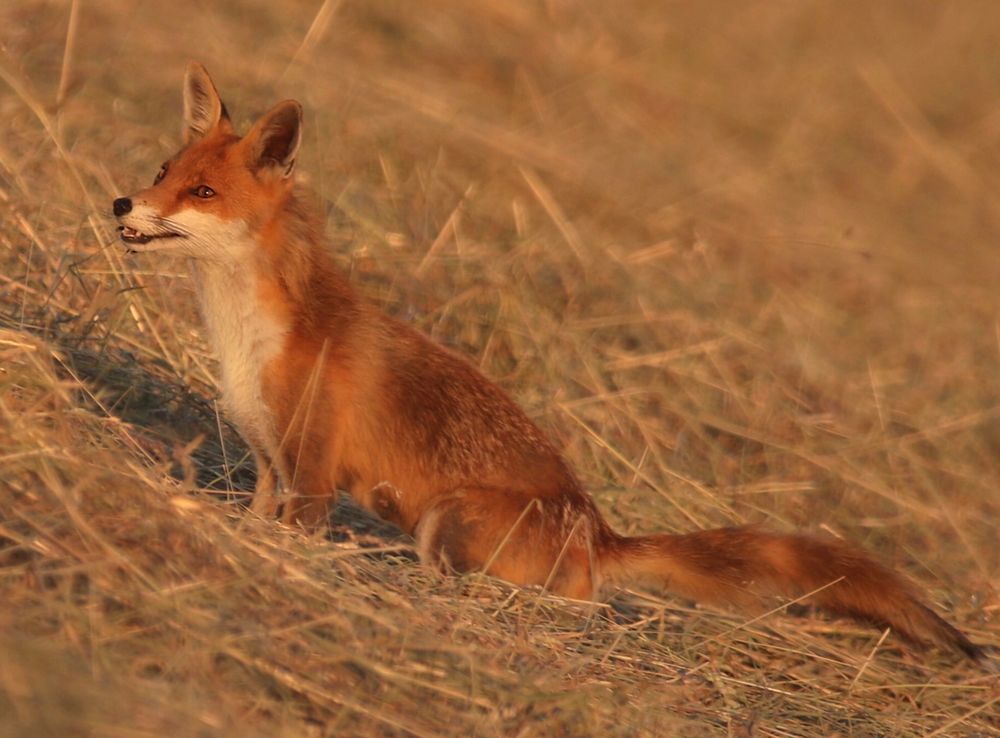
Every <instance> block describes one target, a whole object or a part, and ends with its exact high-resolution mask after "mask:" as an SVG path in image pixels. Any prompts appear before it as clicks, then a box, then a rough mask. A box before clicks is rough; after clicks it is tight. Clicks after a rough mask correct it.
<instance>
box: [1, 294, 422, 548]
mask: <svg viewBox="0 0 1000 738" xmlns="http://www.w3.org/2000/svg"><path fill="white" fill-rule="evenodd" d="M46 317H48V318H49V320H48V321H45V322H42V321H39V322H37V323H35V324H32V323H30V322H25V321H24V319H23V318H18V320H17V321H16V322H15V321H14V320H13V319H12V318H11V316H7V315H5V314H3V313H0V325H7V326H9V327H15V325H16V327H17V328H18V329H20V330H23V331H26V332H29V333H32V334H34V335H36V336H39V337H40V338H43V339H44V340H46V341H47V342H48V343H49V344H50V345H52V347H53V348H55V349H56V350H57V351H58V352H59V354H60V357H61V369H60V370H61V371H62V372H64V373H65V375H66V377H67V379H72V380H73V381H79V382H82V383H83V385H85V386H84V387H81V390H80V392H79V393H78V401H79V402H80V403H81V404H83V405H89V406H90V407H91V408H92V409H94V410H97V411H98V412H101V413H102V414H103V413H107V414H110V415H112V416H113V417H115V418H117V419H118V420H121V421H122V422H123V423H125V424H127V426H128V429H129V436H130V438H131V439H132V440H133V441H134V442H135V443H137V444H138V445H139V446H140V447H141V448H142V450H143V451H144V452H145V454H146V455H147V456H148V458H150V459H152V463H153V464H155V465H157V466H158V467H160V468H162V469H163V470H164V472H165V473H166V474H168V475H169V476H171V477H173V478H175V479H177V480H180V481H183V482H185V483H186V484H187V485H189V486H191V487H193V488H196V489H199V490H201V491H205V492H208V493H209V494H211V495H212V496H214V497H216V498H217V499H218V500H219V502H220V503H221V504H230V505H233V506H236V507H238V508H240V510H241V511H245V510H246V508H248V507H249V505H250V502H251V500H252V498H253V491H254V487H255V484H256V479H257V474H256V470H255V468H254V462H253V456H252V454H251V453H250V451H249V448H248V447H247V445H246V444H245V443H244V441H243V439H242V438H241V437H240V434H239V433H238V432H237V430H236V429H235V427H234V426H233V425H232V424H231V423H230V422H229V421H228V420H227V419H226V417H225V415H224V414H223V412H222V409H221V407H220V405H219V402H218V400H217V398H216V397H213V393H214V388H213V387H210V386H204V387H193V386H192V385H191V384H190V383H189V382H187V381H185V380H184V379H183V378H181V377H180V376H178V375H177V374H176V372H175V370H174V369H173V368H172V367H171V366H170V365H169V364H167V362H165V361H158V360H155V359H147V358H142V357H139V356H137V355H136V354H134V353H132V352H130V351H128V350H125V349H123V348H121V347H118V346H115V345H113V344H112V343H111V342H110V341H109V340H107V339H106V338H105V339H101V338H99V337H94V336H88V335H82V334H80V333H77V332H75V331H73V330H63V329H62V328H63V325H62V324H61V323H60V322H59V321H52V320H51V316H46ZM329 537H330V538H331V539H332V540H338V541H342V540H347V539H353V540H355V541H357V542H358V543H359V544H360V545H362V546H385V545H386V544H391V545H392V546H396V545H398V544H403V545H404V546H405V544H406V543H407V542H410V541H411V540H412V539H410V537H409V536H407V535H406V534H405V533H403V532H402V531H401V530H399V529H398V528H397V527H395V526H394V525H392V524H391V523H387V522H386V521H384V520H382V519H381V518H379V517H377V516H376V515H374V514H373V513H370V512H368V511H367V510H365V509H363V508H362V507H360V506H359V505H357V504H356V503H355V502H354V501H353V500H352V499H351V498H350V497H349V496H348V495H346V494H340V495H338V499H337V504H336V506H335V509H334V510H333V511H332V513H331V515H330V518H329ZM394 555H395V556H399V555H402V556H403V557H405V558H413V559H415V558H416V556H415V554H410V553H409V552H408V551H407V550H405V549H404V550H402V551H400V552H395V553H394Z"/></svg>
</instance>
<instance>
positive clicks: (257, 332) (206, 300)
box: [193, 262, 287, 457]
mask: <svg viewBox="0 0 1000 738" xmlns="http://www.w3.org/2000/svg"><path fill="white" fill-rule="evenodd" d="M193 271H194V274H195V281H196V282H197V285H198V295H199V298H200V301H201V312H202V317H203V319H204V321H205V326H206V327H207V328H208V334H209V338H210V340H211V342H212V346H213V348H214V349H215V352H216V355H217V357H218V359H219V364H220V368H221V373H222V377H221V379H222V400H223V404H224V406H225V408H226V411H227V413H228V414H229V416H230V417H231V418H232V420H233V421H235V423H236V425H237V427H238V428H239V429H240V432H241V433H242V434H243V435H244V437H246V439H247V440H248V441H249V442H250V443H251V444H253V445H255V446H257V448H258V450H262V451H266V452H267V453H268V455H269V456H272V457H273V454H274V453H275V452H276V450H277V446H278V440H279V439H278V438H277V437H276V433H275V430H274V421H273V416H272V413H271V412H270V410H269V409H268V408H267V406H266V405H265V403H264V396H263V392H262V389H261V380H262V378H263V370H264V367H265V366H266V365H267V363H268V362H269V361H270V360H271V359H273V358H274V357H275V356H276V355H277V354H278V353H279V352H280V351H281V349H282V346H283V344H284V339H285V334H286V332H287V329H286V327H285V326H283V325H282V324H281V323H280V322H279V321H278V320H277V319H276V318H275V317H274V316H273V315H272V314H271V313H270V312H269V311H268V310H267V308H266V306H264V305H262V304H261V301H260V298H259V295H258V290H257V279H256V276H255V271H254V269H253V268H251V267H248V266H247V265H245V264H235V263H232V262H229V263H205V262H200V263H195V264H194V265H193Z"/></svg>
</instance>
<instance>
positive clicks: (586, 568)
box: [115, 65, 982, 658]
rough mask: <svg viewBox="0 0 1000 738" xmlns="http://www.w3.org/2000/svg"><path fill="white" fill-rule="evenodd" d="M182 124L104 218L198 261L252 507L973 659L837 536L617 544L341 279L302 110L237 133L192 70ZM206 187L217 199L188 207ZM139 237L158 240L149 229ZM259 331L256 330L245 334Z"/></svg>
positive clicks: (522, 425) (434, 349)
mask: <svg viewBox="0 0 1000 738" xmlns="http://www.w3.org/2000/svg"><path fill="white" fill-rule="evenodd" d="M185 110H186V117H185V126H186V127H185V131H186V134H185V139H186V146H185V148H183V149H182V150H181V151H180V152H179V153H178V154H177V155H176V156H175V157H173V159H172V160H171V161H170V162H169V163H168V167H167V170H166V174H165V175H164V176H163V178H162V180H161V181H159V182H158V183H157V184H155V185H154V186H153V187H151V188H149V189H147V190H144V191H142V192H140V193H137V194H136V195H134V196H132V197H131V198H122V199H120V200H117V201H116V202H115V212H116V214H117V215H119V217H120V219H121V222H122V224H123V227H125V228H126V230H125V231H124V234H125V240H126V241H127V242H128V243H129V244H130V245H131V246H133V247H136V248H139V247H142V248H146V247H148V250H152V249H154V248H155V249H163V250H175V251H177V252H179V253H182V254H184V255H186V256H188V257H190V258H192V260H193V261H194V262H195V265H196V268H197V269H198V272H197V273H198V275H199V279H200V280H201V282H200V284H203V292H204V294H205V295H207V296H205V297H203V310H204V311H205V313H206V321H207V322H208V323H209V324H210V325H213V324H215V325H219V326H222V327H220V328H217V329H216V330H215V334H213V335H214V336H215V341H216V343H217V345H218V346H219V347H220V353H221V361H222V366H223V375H224V377H226V376H231V379H230V380H225V379H224V382H223V384H224V395H226V396H228V395H229V393H230V387H229V385H227V381H228V382H229V383H230V384H231V385H232V394H233V396H234V397H235V398H236V399H234V400H233V405H234V407H235V408H236V410H235V411H234V415H235V417H236V422H237V423H238V424H239V425H240V427H241V429H242V430H243V432H244V435H245V436H246V437H247V440H248V442H249V443H250V444H251V446H252V447H253V449H254V453H255V456H256V458H257V460H258V471H259V476H260V479H261V481H260V483H259V484H258V492H257V498H258V499H257V501H255V506H256V505H259V509H261V510H265V511H270V510H273V509H274V508H275V504H274V501H273V499H272V496H273V494H274V489H275V487H276V483H277V482H280V485H281V486H282V487H283V488H284V490H285V492H286V502H285V504H284V517H285V519H286V520H287V521H288V522H291V523H295V524H302V525H306V526H309V527H315V526H318V525H322V524H324V523H325V521H326V519H327V515H328V510H329V507H330V502H331V500H332V498H333V497H334V495H335V493H336V491H337V490H338V489H346V490H347V491H348V492H350V493H351V494H352V495H353V496H354V498H355V499H356V500H358V502H360V503H361V504H362V505H363V506H365V507H366V508H368V509H370V510H373V511H374V512H376V513H378V514H379V515H381V516H382V517H384V518H386V519H388V520H390V521H391V522H393V523H395V524H396V525H398V526H399V527H400V528H401V529H403V530H404V531H406V532H408V533H410V534H412V535H413V536H414V537H415V538H416V541H417V545H418V548H419V550H420V552H421V555H422V557H423V558H424V559H425V560H426V561H427V562H429V563H431V564H432V565H440V566H446V567H450V568H453V569H456V570H459V571H469V570H475V569H487V570H488V571H489V573H491V574H494V575H496V576H498V577H502V578H504V579H507V580H510V581H511V582H514V583H517V584H522V585H544V586H546V587H548V588H549V589H550V590H552V591H554V592H556V593H559V594H563V595H567V596H571V597H575V598H580V599H591V598H594V597H597V596H599V595H600V592H601V590H602V588H605V587H607V586H609V585H615V586H616V585H624V584H628V583H631V582H633V581H636V580H643V581H645V582H646V583H649V584H652V585H653V586H655V587H658V588H662V589H666V590H670V591H674V592H677V593H679V594H681V595H683V596H686V597H691V598H693V599H696V600H703V601H706V602H710V603H715V604H736V605H741V606H750V605H753V604H755V603H757V602H758V601H759V600H760V599H761V598H762V597H766V596H769V595H778V596H781V597H793V598H794V597H800V596H802V595H805V594H807V593H810V592H813V591H814V590H816V592H815V594H813V595H812V596H811V597H810V598H809V601H812V602H815V603H816V604H818V605H820V606H823V607H825V608H827V609H829V610H831V611H833V612H837V613H842V614H846V615H849V616H853V617H855V618H859V619H861V620H866V621H873V622H876V623H878V624H880V625H888V626H891V627H892V628H893V629H894V630H896V631H897V632H898V633H900V634H901V635H902V636H904V637H906V638H907V639H909V640H911V641H915V642H919V643H934V644H938V645H943V646H950V647H954V648H956V649H958V650H960V651H962V652H963V653H965V654H967V655H968V656H970V657H973V658H979V657H980V656H981V654H982V652H981V650H980V649H979V648H978V647H977V646H975V645H974V644H972V643H970V642H969V640H968V639H967V638H966V637H965V636H964V635H962V633H960V632H959V631H958V630H956V629H955V628H953V627H952V626H950V625H948V624H947V623H946V622H945V621H944V620H942V619H941V618H940V617H938V616H937V615H936V614H934V613H933V612H932V611H931V610H930V609H929V608H928V607H927V606H926V605H924V604H923V603H922V602H921V600H920V598H919V596H918V595H917V593H916V591H915V589H914V588H913V587H912V586H911V585H910V584H909V583H907V582H906V581H905V580H903V579H902V578H901V577H900V576H898V575H897V574H895V573H893V572H892V571H890V570H889V569H887V568H886V567H884V566H882V565H880V564H878V563H876V562H875V561H873V560H872V559H871V558H870V557H869V556H867V555H866V554H864V553H862V552H861V551H859V550H858V549H856V548H854V547H852V546H850V545H849V544H846V543H843V542H841V541H837V540H832V539H821V538H815V537H809V536H805V535H779V534H775V533H768V532H765V531H761V530H758V529H757V528H754V527H743V528H724V529H719V530H708V531H700V532H696V533H691V534H687V535H658V536H644V537H639V538H626V537H622V536H619V535H618V534H616V533H615V532H614V531H612V530H611V528H610V527H609V526H608V524H607V523H606V522H605V520H604V519H603V517H602V516H601V514H600V512H599V511H598V510H597V508H596V507H595V505H594V503H593V501H592V500H591V498H590V497H589V496H588V495H587V494H586V493H585V492H584V491H583V489H582V487H581V485H580V483H579V481H578V480H577V478H576V476H575V475H574V474H573V472H572V471H571V469H570V467H569V466H568V464H567V463H566V461H565V460H564V459H563V458H562V457H561V456H560V454H559V453H558V452H557V451H556V449H555V448H554V447H553V446H552V444H551V443H550V442H549V441H548V440H547V439H546V438H545V436H544V435H543V434H542V432H541V431H540V430H539V429H538V427H537V426H536V425H535V424H534V423H533V422H532V421H531V420H530V419H529V418H528V417H527V416H526V415H525V414H524V413H523V412H522V411H521V410H520V409H519V408H518V407H517V405H516V404H515V403H514V402H513V401H512V400H511V399H510V398H509V397H508V396H507V395H506V394H505V393H504V392H503V391H502V390H501V389H499V388H498V387H497V386H495V385H494V384H492V383H491V382H489V381H488V380H487V379H485V378H484V377H483V376H482V375H481V374H480V373H479V372H478V371H477V370H476V369H475V368H474V367H473V366H472V365H471V364H469V363H468V362H467V361H465V360H464V359H463V358H461V357H459V356H457V355H456V354H454V353H452V352H450V351H448V350H446V349H444V348H442V347H441V346H439V345H437V344H435V343H433V342H432V341H430V340H429V339H428V338H426V337H425V336H423V335H421V334H420V333H418V332H417V331H415V330H414V329H413V328H411V327H410V326H409V325H407V324H405V323H402V322H400V321H398V320H395V319H393V318H391V317H389V316H387V315H385V314H383V313H382V312H380V311H378V310H377V309H375V308H374V307H372V306H371V305H369V304H367V303H366V302H364V301H363V300H361V299H360V298H359V297H358V295H357V294H356V293H355V292H354V290H353V289H352V288H351V286H350V285H349V284H348V282H347V280H346V278H345V277H344V276H343V275H342V274H341V273H340V272H339V271H338V270H337V268H336V266H335V264H334V261H333V258H332V256H331V254H330V252H329V250H328V247H327V245H326V244H325V242H324V239H323V236H322V230H323V227H322V222H321V219H320V217H319V216H318V215H317V209H316V208H314V207H313V206H312V205H310V204H309V203H308V201H307V200H306V199H305V198H304V196H303V195H302V194H301V193H300V192H299V191H298V190H297V189H296V187H295V186H294V184H293V179H292V178H291V177H290V176H289V174H290V172H291V168H292V167H293V166H294V158H295V154H296V152H297V142H298V138H299V126H300V114H301V113H300V108H298V106H297V104H295V103H291V102H286V103H281V104H279V105H278V106H276V107H275V108H274V109H272V111H271V112H270V113H268V114H266V115H265V116H264V117H263V118H262V119H261V121H260V122H258V123H257V124H256V125H255V126H254V128H253V129H252V130H251V132H250V133H249V134H248V135H247V136H246V137H244V138H239V137H238V136H237V135H236V134H235V132H234V131H233V128H232V125H231V124H230V122H229V119H228V116H227V115H226V112H225V107H224V106H223V105H222V104H221V101H220V100H219V99H218V94H217V93H216V91H215V88H214V86H213V85H212V83H211V81H210V80H209V78H208V75H207V73H206V72H205V71H204V69H203V68H201V67H200V66H198V65H192V66H191V68H189V70H188V77H187V81H186V87H185ZM200 186H207V187H209V188H211V191H212V193H213V194H212V195H209V196H207V197H203V196H202V195H199V194H197V193H198V192H199V191H200V192H202V194H204V192H206V191H204V190H199V189H198V188H199V187H200ZM120 211H121V212H120ZM188 211H197V213H198V215H192V214H190V212H188ZM185 213H188V214H185ZM160 216H162V220H157V218H158V217H160ZM149 224H153V225H155V226H156V227H160V226H162V228H163V229H164V230H157V231H152V232H148V231H144V230H143V228H144V227H152V226H150V225H149ZM171 229H175V231H176V233H175V232H174V231H171ZM199 229H201V230H199ZM202 231H204V232H202ZM206 234H207V235H206ZM232 234H236V235H235V236H234V235H232ZM225 238H231V239H237V241H238V243H237V244H236V245H234V246H231V247H230V246H229V245H227V244H228V243H229V242H228V241H224V239H225ZM220 239H223V241H220ZM240 239H245V242H244V241H243V240H240ZM149 244H154V246H152V247H149ZM220 244H221V245H220ZM237 246H238V247H237ZM247 274H249V275H250V278H249V279H250V281H249V282H248V281H247V279H248V277H247ZM213 280H215V281H213ZM220 280H221V281H220ZM226 280H232V283H233V284H237V283H238V284H240V285H242V284H244V283H246V284H249V285H250V286H251V287H250V288H249V289H248V290H247V292H248V294H240V295H228V294H227V293H226V289H225V288H226V286H227V285H228V284H229V282H227V281H226ZM220 285H221V287H220ZM212 290H215V292H213V291H212ZM220 290H221V292H220ZM217 293H218V294H217ZM213 295H214V296H213ZM224 309H225V310H236V311H238V312H239V314H241V315H247V316H251V317H250V318H249V319H248V320H249V324H248V323H247V321H246V320H244V321H243V322H238V323H236V324H234V325H230V329H231V331H233V332H235V333H236V334H239V335H236V336H230V335H228V334H227V333H226V332H225V330H224V327H225V326H226V325H227V324H226V323H225V321H224V320H223V318H224V317H225V316H219V315H216V314H215V312H213V311H216V312H217V311H220V310H224ZM213 321H215V322H214V323H213ZM258 321H260V322H261V323H262V324H266V326H267V329H266V330H263V329H262V330H258V329H257V328H253V325H255V324H256V323H257V322H258ZM251 328H252V330H251ZM244 334H246V335H244ZM230 339H231V341H232V345H230ZM248 378H249V379H248ZM251 380H252V382H253V384H252V386H250V387H247V386H246V384H247V382H249V381H251Z"/></svg>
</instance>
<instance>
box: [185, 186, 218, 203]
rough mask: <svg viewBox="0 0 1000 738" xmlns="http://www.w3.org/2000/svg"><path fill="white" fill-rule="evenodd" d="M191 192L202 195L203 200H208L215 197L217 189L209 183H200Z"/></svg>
mask: <svg viewBox="0 0 1000 738" xmlns="http://www.w3.org/2000/svg"><path fill="white" fill-rule="evenodd" d="M191 194H192V195H196V196H198V197H200V198H201V199H202V200H207V199H208V198H210V197H215V190H213V189H212V188H211V187H209V186H208V185H198V186H197V187H195V188H194V189H193V190H191Z"/></svg>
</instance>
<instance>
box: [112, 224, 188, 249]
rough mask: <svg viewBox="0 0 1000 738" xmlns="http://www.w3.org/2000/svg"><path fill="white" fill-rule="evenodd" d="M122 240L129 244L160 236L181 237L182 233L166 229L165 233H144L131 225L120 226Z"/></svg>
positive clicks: (142, 242) (144, 241) (147, 240)
mask: <svg viewBox="0 0 1000 738" xmlns="http://www.w3.org/2000/svg"><path fill="white" fill-rule="evenodd" d="M118 231H119V234H120V236H121V239H122V241H124V242H125V243H128V244H140V245H141V244H145V243H149V242H150V241H153V240H155V239H158V238H180V236H181V234H180V233H174V232H172V231H165V232H163V233H143V232H142V231H137V230H136V229H135V228H132V227H131V226H118Z"/></svg>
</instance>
